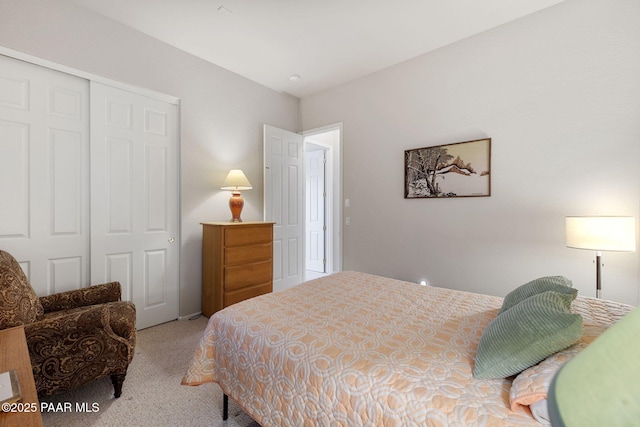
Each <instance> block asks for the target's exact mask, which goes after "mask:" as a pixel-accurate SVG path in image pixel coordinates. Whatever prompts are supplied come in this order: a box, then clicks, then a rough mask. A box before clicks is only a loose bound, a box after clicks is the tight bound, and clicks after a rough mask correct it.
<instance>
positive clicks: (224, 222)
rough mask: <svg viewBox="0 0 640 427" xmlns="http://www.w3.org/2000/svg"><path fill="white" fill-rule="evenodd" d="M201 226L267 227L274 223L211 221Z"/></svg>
mask: <svg viewBox="0 0 640 427" xmlns="http://www.w3.org/2000/svg"><path fill="white" fill-rule="evenodd" d="M200 224H202V225H231V226H239V225H267V224H275V222H267V221H242V222H231V221H212V222H201V223H200Z"/></svg>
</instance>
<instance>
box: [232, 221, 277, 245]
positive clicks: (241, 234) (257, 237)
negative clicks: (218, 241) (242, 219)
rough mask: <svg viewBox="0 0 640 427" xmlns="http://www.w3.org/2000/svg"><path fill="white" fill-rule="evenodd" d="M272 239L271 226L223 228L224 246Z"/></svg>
mask: <svg viewBox="0 0 640 427" xmlns="http://www.w3.org/2000/svg"><path fill="white" fill-rule="evenodd" d="M272 240H273V228H272V227H262V226H257V227H229V228H226V229H225V230H224V244H225V246H240V245H250V244H254V243H268V242H271V241H272Z"/></svg>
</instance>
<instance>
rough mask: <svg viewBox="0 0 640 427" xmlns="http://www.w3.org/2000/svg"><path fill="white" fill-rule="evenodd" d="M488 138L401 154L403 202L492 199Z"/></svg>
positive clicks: (489, 144)
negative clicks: (465, 198) (421, 199)
mask: <svg viewBox="0 0 640 427" xmlns="http://www.w3.org/2000/svg"><path fill="white" fill-rule="evenodd" d="M490 169H491V138H486V139H478V140H475V141H466V142H459V143H456V144H449V145H438V146H435V147H425V148H416V149H413V150H406V151H405V152H404V197H405V199H416V198H437V197H479V196H490V195H491V174H490Z"/></svg>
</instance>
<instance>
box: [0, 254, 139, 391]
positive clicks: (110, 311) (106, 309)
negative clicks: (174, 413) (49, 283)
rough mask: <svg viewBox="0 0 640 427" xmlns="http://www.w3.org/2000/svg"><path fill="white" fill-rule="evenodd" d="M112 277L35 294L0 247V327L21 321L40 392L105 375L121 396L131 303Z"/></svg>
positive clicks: (132, 329)
mask: <svg viewBox="0 0 640 427" xmlns="http://www.w3.org/2000/svg"><path fill="white" fill-rule="evenodd" d="M120 297H121V289H120V283H118V282H112V283H106V284H103V285H96V286H91V287H89V288H83V289H78V290H74V291H69V292H63V293H59V294H54V295H49V296H45V297H40V298H38V296H37V295H36V293H35V292H34V290H33V289H32V288H31V285H30V284H29V281H28V280H27V277H26V275H25V274H24V272H23V271H22V268H21V267H20V265H19V264H18V262H17V261H16V260H15V258H14V257H13V256H11V255H10V254H9V253H8V252H5V251H2V250H0V329H6V328H10V327H14V326H22V325H23V326H24V332H25V335H26V338H27V346H28V347H29V355H30V357H31V365H32V367H33V376H34V379H35V383H36V389H37V391H38V395H39V396H47V395H51V394H56V393H62V392H66V391H68V390H71V389H74V388H76V387H79V386H81V385H83V384H85V383H87V382H89V381H92V380H95V379H98V378H103V377H106V376H110V377H111V380H112V382H113V388H114V396H115V397H120V394H121V393H122V383H123V382H124V378H125V375H126V373H127V367H128V366H129V363H130V362H131V359H132V358H133V353H134V349H135V344H136V309H135V306H134V305H133V303H131V302H126V301H120Z"/></svg>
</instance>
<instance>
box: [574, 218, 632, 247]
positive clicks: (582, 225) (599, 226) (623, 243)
mask: <svg viewBox="0 0 640 427" xmlns="http://www.w3.org/2000/svg"><path fill="white" fill-rule="evenodd" d="M566 234H567V247H569V248H575V249H590V250H593V251H616V252H634V251H635V250H636V221H635V218H634V217H630V216H568V217H567V219H566Z"/></svg>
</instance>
